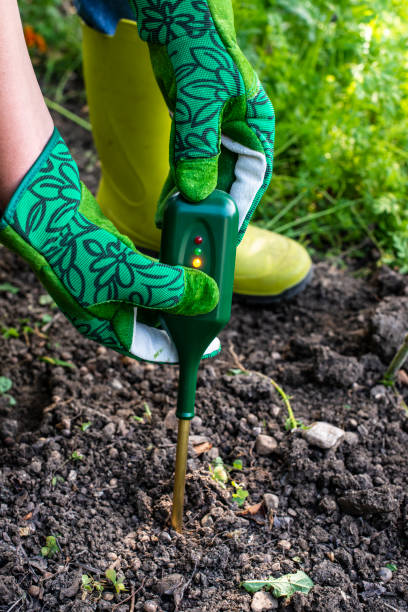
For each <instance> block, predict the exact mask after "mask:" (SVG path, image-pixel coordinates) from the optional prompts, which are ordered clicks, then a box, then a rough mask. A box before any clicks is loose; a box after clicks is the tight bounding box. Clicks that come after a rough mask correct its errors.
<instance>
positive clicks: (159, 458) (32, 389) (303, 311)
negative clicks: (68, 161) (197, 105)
mask: <svg viewBox="0 0 408 612" xmlns="http://www.w3.org/2000/svg"><path fill="white" fill-rule="evenodd" d="M61 129H62V131H63V133H64V134H65V133H67V132H69V131H71V128H68V129H67V127H66V126H65V132H64V125H63V124H62V125H61ZM71 132H72V131H71ZM71 138H72V139H74V138H75V135H74V133H71ZM86 138H88V137H86ZM79 142H80V141H79V140H78V137H76V140H75V143H76V145H75V147H76V150H75V151H74V153H75V154H76V158H77V159H78V161H79V162H80V166H81V170H82V176H83V177H84V178H85V180H87V179H89V180H88V184H89V183H90V187H91V188H94V187H95V184H96V178H95V177H96V174H95V156H94V154H93V153H91V154H84V153H83V152H82V153H81V151H80V148H81V144H83V145H84V147H85V148H86V150H90V151H92V149H91V148H90V142H89V140H86V142H84V143H80V144H78V143H79ZM0 253H1V257H0V285H1V284H3V283H11V284H12V285H13V286H15V287H16V288H18V292H17V293H12V292H4V291H2V292H0V313H1V315H0V319H1V327H2V328H7V329H10V328H14V329H15V330H16V333H14V334H13V332H12V333H11V335H10V336H9V337H7V338H5V337H4V333H3V336H0V363H1V372H0V373H1V375H2V376H5V377H7V378H9V379H11V381H12V382H13V386H12V388H11V389H10V390H9V394H10V395H12V396H13V397H14V399H15V401H16V404H15V405H14V406H10V403H9V399H8V398H6V397H4V396H3V397H0V436H1V438H2V440H1V445H2V446H1V448H0V611H2V612H3V611H6V610H9V609H11V608H13V610H30V611H37V610H38V611H40V610H42V611H44V612H55V611H57V610H58V611H61V612H67V611H70V610H73V611H84V612H88V611H91V610H116V611H117V612H125V611H129V610H132V609H134V610H146V611H149V610H151V611H154V610H157V612H159V611H160V610H162V611H174V610H180V611H182V610H184V611H189V612H206V611H211V612H215V611H224V612H241V611H246V610H250V609H251V600H252V596H251V595H250V594H248V593H246V592H245V591H244V590H243V589H242V588H241V587H240V582H241V581H242V580H247V579H254V578H265V577H267V576H271V575H273V576H279V575H282V574H287V573H293V572H295V571H297V570H298V569H302V570H303V571H304V572H306V573H307V574H308V575H309V576H310V577H311V578H312V579H313V581H314V583H315V587H314V588H313V589H312V590H311V591H310V593H309V594H308V595H303V594H299V593H298V594H296V595H294V596H293V598H292V600H291V602H290V604H289V607H287V608H285V609H288V610H296V611H298V610H305V611H307V610H311V611H316V610H319V612H321V611H326V610H327V611H332V610H333V611H337V610H350V611H351V610H352V611H353V612H354V611H357V610H370V611H371V610H378V611H381V612H383V611H387V610H397V611H403V610H407V609H408V595H407V592H408V591H407V588H408V564H407V557H406V544H407V537H408V532H407V519H408V515H407V490H408V477H407V470H406V460H407V447H408V415H407V412H406V411H405V409H404V405H403V398H405V400H406V401H408V386H407V384H408V376H407V375H406V374H405V373H404V372H403V373H402V374H401V375H400V377H399V382H398V385H397V389H398V394H397V393H396V392H395V391H394V390H392V389H391V388H386V387H384V386H382V385H379V384H378V381H379V380H380V379H381V376H382V374H383V372H384V369H385V367H386V365H387V364H388V363H389V361H390V359H391V358H392V356H393V354H394V353H395V350H396V348H397V345H398V343H399V342H400V341H401V338H402V336H403V334H404V332H406V330H407V328H408V282H407V280H406V278H404V277H401V276H400V275H398V274H397V273H395V272H393V271H391V270H389V269H386V268H383V269H378V270H376V269H375V266H374V265H373V266H372V267H371V268H370V266H367V267H364V268H361V267H360V268H358V267H356V266H354V267H350V268H349V269H344V268H343V267H342V266H340V265H337V264H340V263H341V262H340V261H338V262H336V261H334V260H333V261H330V262H321V263H318V264H317V265H316V268H315V275H314V279H313V281H312V282H311V284H310V286H309V287H308V288H307V289H306V291H305V292H304V293H302V294H301V295H300V296H298V297H297V298H296V299H294V300H292V301H291V302H288V303H283V304H280V305H275V306H266V307H253V306H245V305H242V304H240V303H238V302H235V303H234V305H233V313H232V319H231V322H230V324H229V326H228V327H227V329H226V330H225V331H224V332H223V333H222V335H221V339H222V343H223V346H224V350H223V352H222V353H221V355H220V356H219V357H218V358H217V359H214V360H212V361H208V362H205V363H204V364H203V365H202V367H201V369H200V374H199V381H198V392H197V415H198V416H197V417H196V418H195V419H194V421H193V423H192V435H193V436H194V437H193V439H192V441H193V442H194V445H193V446H192V448H191V451H190V453H189V462H188V468H189V469H188V477H187V485H186V504H185V531H184V533H183V534H182V535H180V534H176V533H175V532H174V531H173V530H172V529H171V528H170V527H169V510H170V507H171V493H172V484H173V467H174V459H175V443H176V431H175V429H174V425H175V422H174V417H173V416H172V412H171V411H172V410H173V409H174V407H175V402H176V387H177V384H176V383H177V368H174V367H168V366H167V367H165V366H155V365H149V364H143V363H138V362H136V361H133V360H131V359H128V358H123V357H121V356H120V355H117V354H115V353H113V352H111V351H109V350H106V349H104V348H103V347H98V346H97V345H96V344H94V343H92V342H90V341H87V340H85V339H84V338H82V337H81V336H80V335H79V334H78V333H77V332H76V331H75V330H74V329H73V328H72V327H71V326H70V325H69V324H68V323H67V322H66V321H65V319H64V317H63V316H62V315H61V314H59V313H58V312H57V311H56V310H54V309H52V307H51V305H50V304H46V303H45V302H46V298H41V296H43V295H44V294H45V292H44V290H43V289H42V288H41V286H40V285H39V283H38V282H37V281H36V279H35V277H34V276H33V274H32V273H31V271H30V269H29V267H28V266H27V265H25V263H24V262H22V260H20V259H19V258H18V257H16V256H14V255H13V254H11V253H10V252H8V251H7V250H6V249H5V248H1V249H0ZM16 334H17V335H18V337H14V336H15V335H16ZM6 335H7V334H6ZM231 349H232V350H231ZM237 357H238V361H239V362H240V363H242V365H243V366H244V367H245V368H247V369H248V370H251V371H254V372H259V373H262V374H265V375H267V376H271V377H272V378H273V379H274V380H276V382H278V383H279V384H280V385H281V386H282V387H283V388H284V390H285V391H286V393H287V394H288V395H289V396H291V397H292V400H291V403H292V406H293V409H294V412H295V415H296V417H297V419H299V420H300V421H302V422H303V423H305V424H310V423H312V422H314V421H326V422H329V423H331V424H333V425H336V426H338V427H339V428H341V429H343V430H344V431H345V432H346V434H345V436H344V438H343V439H342V440H341V441H340V443H338V444H337V446H336V447H334V448H332V449H331V450H323V449H320V448H318V447H316V446H313V445H311V444H310V443H309V442H308V441H307V440H306V439H305V438H304V437H303V432H302V431H301V430H297V431H294V432H288V431H286V430H285V427H284V425H285V421H286V418H287V415H286V411H285V408H284V406H283V403H282V400H281V398H280V396H279V395H278V394H277V392H276V391H275V390H274V389H273V387H272V385H271V384H270V383H269V382H268V381H267V380H266V379H265V378H262V377H260V376H257V375H256V374H252V375H247V374H245V373H242V372H240V371H239V370H240V369H242V368H240V366H239V364H237ZM44 358H46V360H45V361H44V360H43V359H44ZM56 360H57V361H56ZM61 362H62V363H61ZM71 364H72V366H73V367H72V366H71ZM146 405H147V406H148V409H147V408H146ZM149 412H151V415H150V414H149ZM134 417H136V419H135V418H134ZM259 434H262V435H267V436H270V437H272V438H273V439H274V440H275V441H276V444H275V445H274V450H272V452H271V453H270V454H268V455H262V454H259V452H258V451H259V446H257V445H256V439H257V437H258V436H259ZM205 443H207V448H209V447H210V446H211V445H212V448H211V449H209V450H207V451H206V452H201V453H198V452H197V451H201V450H202V449H203V448H205V446H201V445H203V444H205ZM194 446H195V447H196V449H194ZM217 454H218V455H219V456H220V457H222V459H223V461H224V463H225V464H227V465H232V463H233V462H234V460H236V459H240V460H242V463H243V469H242V470H241V471H234V472H232V473H231V474H232V475H233V477H234V479H235V480H236V481H238V482H239V483H240V484H241V485H242V487H243V488H245V489H246V490H248V492H249V497H248V498H247V500H246V502H245V504H246V505H245V506H244V509H245V507H249V506H253V505H255V504H257V503H258V502H263V503H262V506H261V507H260V509H259V511H258V512H257V513H255V514H253V515H252V514H249V513H247V514H243V513H242V509H240V508H238V507H237V505H236V503H235V502H234V500H233V498H232V495H231V494H232V492H233V488H232V487H231V486H230V485H229V484H228V485H227V488H226V489H224V488H222V487H221V486H220V484H219V483H218V482H216V481H215V480H213V479H212V478H211V475H210V472H209V467H208V466H209V464H210V463H211V460H212V459H214V457H215V456H217ZM265 494H273V495H275V496H277V497H276V498H271V497H269V498H267V499H269V503H270V502H271V499H272V500H273V504H274V505H275V508H274V509H273V508H272V509H270V510H269V511H268V509H267V508H266V506H265V502H264V501H263V500H264V495H265ZM50 535H53V536H55V537H56V538H57V542H58V546H59V547H60V550H59V551H58V552H57V554H55V555H54V556H52V557H51V558H49V557H44V556H42V555H41V553H40V551H41V548H42V547H43V546H44V545H45V541H46V537H47V536H50ZM387 564H388V565H389V566H390V567H391V568H392V571H391V572H389V573H387V572H386V571H384V569H382V570H381V568H386V566H387ZM108 567H113V568H114V569H115V570H116V571H117V572H118V573H120V572H121V573H122V574H123V580H124V584H125V586H126V588H127V589H128V591H127V592H126V593H122V594H121V595H120V597H119V596H116V595H113V594H112V591H111V590H110V589H109V588H108V587H105V589H104V591H103V593H102V597H101V598H100V600H99V601H96V596H95V591H94V593H91V594H89V593H88V594H87V593H86V592H85V593H84V591H83V589H82V588H81V577H82V575H85V574H86V575H88V576H90V577H91V578H92V579H94V580H96V581H99V580H100V579H103V578H104V574H105V570H106V569H107V568H108ZM386 569H388V568H386ZM177 574H178V575H179V576H178V577H177V576H175V575H177ZM389 574H392V575H391V577H390V576H389ZM85 595H86V597H85ZM121 601H123V603H120V602H121ZM149 602H150V603H149ZM273 603H274V602H272V603H271V604H270V605H271V606H273ZM149 606H150V607H149ZM277 606H279V607H280V608H282V609H283V606H284V602H283V600H279V603H277ZM270 609H272V608H270Z"/></svg>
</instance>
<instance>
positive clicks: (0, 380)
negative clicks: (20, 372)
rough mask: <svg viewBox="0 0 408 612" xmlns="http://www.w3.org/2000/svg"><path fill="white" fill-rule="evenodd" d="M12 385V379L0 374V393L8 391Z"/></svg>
mask: <svg viewBox="0 0 408 612" xmlns="http://www.w3.org/2000/svg"><path fill="white" fill-rule="evenodd" d="M12 386H13V383H12V381H11V380H10V378H7V376H0V395H4V393H7V391H10V389H11V387H12Z"/></svg>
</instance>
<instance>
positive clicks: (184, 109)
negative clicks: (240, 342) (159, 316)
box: [129, 0, 275, 242]
mask: <svg viewBox="0 0 408 612" xmlns="http://www.w3.org/2000/svg"><path fill="white" fill-rule="evenodd" d="M129 2H130V5H131V7H132V8H133V9H134V11H135V17H136V20H137V24H138V29H139V34H140V36H141V38H142V39H143V40H145V41H147V42H148V43H149V48H150V54H151V59H152V65H153V69H154V72H155V75H156V79H157V81H158V83H159V86H160V88H161V90H162V93H163V95H164V98H165V100H166V103H167V105H168V107H169V109H170V111H172V113H173V125H172V134H171V142H170V165H171V173H170V176H169V179H168V180H167V182H166V184H165V187H164V190H163V194H162V198H161V202H163V201H164V200H165V198H166V196H167V195H168V193H169V192H170V191H171V190H172V189H173V188H174V187H176V188H177V189H178V190H179V191H181V193H182V195H183V196H184V197H186V198H187V199H188V200H191V201H200V200H202V199H204V198H205V197H207V196H208V195H209V194H210V193H211V192H212V191H213V190H214V189H215V188H216V187H217V185H218V186H219V187H221V188H225V184H227V190H228V191H229V193H230V194H231V195H232V197H233V198H234V200H235V202H236V203H237V206H238V210H239V226H240V230H239V236H238V242H239V241H240V240H241V239H242V237H243V235H244V233H245V230H246V228H247V226H248V223H249V220H250V218H251V216H252V214H253V212H254V210H255V208H256V206H257V205H258V204H259V202H260V200H261V197H262V195H263V194H264V192H265V190H266V188H267V186H268V184H269V181H270V179H271V175H272V162H273V142H274V130H275V119H274V111H273V107H272V104H271V102H270V101H269V99H268V97H267V96H266V94H265V92H264V90H263V88H262V86H261V84H260V83H259V80H258V77H257V75H256V73H255V72H254V70H253V69H252V68H251V66H250V65H249V63H248V61H247V60H246V58H245V57H244V55H243V54H242V52H241V50H240V49H239V47H238V44H237V41H236V34H235V29H234V18H233V11H232V6H231V3H230V0H129ZM221 142H222V145H223V147H224V148H225V152H226V158H227V159H226V160H224V161H223V160H221V161H220V160H219V155H220V150H221ZM231 160H232V162H231ZM220 168H222V170H223V172H224V171H226V172H227V174H228V178H227V179H226V178H225V176H223V177H222V178H220V176H219V174H220V171H219V170H220ZM161 216H162V206H159V211H158V216H157V221H158V224H160V220H161Z"/></svg>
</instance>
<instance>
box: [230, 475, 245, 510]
mask: <svg viewBox="0 0 408 612" xmlns="http://www.w3.org/2000/svg"><path fill="white" fill-rule="evenodd" d="M231 484H232V486H233V487H234V488H235V492H234V493H233V494H232V498H233V499H234V500H235V501H236V502H237V504H238V506H239V507H241V506H243V505H244V503H245V500H246V498H247V497H248V495H249V493H248V491H247V490H246V489H244V488H243V487H241V485H240V484H238V483H237V482H235V480H231Z"/></svg>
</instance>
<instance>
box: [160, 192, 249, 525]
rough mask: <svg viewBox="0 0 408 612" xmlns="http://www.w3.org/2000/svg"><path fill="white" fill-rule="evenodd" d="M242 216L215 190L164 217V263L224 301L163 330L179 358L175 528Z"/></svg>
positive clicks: (224, 317)
mask: <svg viewBox="0 0 408 612" xmlns="http://www.w3.org/2000/svg"><path fill="white" fill-rule="evenodd" d="M237 234H238V210H237V207H236V205H235V202H234V201H233V199H232V198H231V196H229V195H228V194H227V193H225V192H223V191H219V190H215V191H214V192H213V193H212V194H211V195H210V196H209V197H208V198H206V199H205V200H203V201H202V202H198V203H194V204H193V203H189V202H186V201H185V200H183V199H182V198H181V197H180V195H174V196H172V197H170V198H169V199H168V201H167V203H166V208H165V211H164V216H163V231H162V239H161V249H160V261H162V262H163V263H167V264H171V265H178V264H181V265H183V266H188V267H191V268H196V269H199V270H202V271H203V272H205V273H206V274H208V275H209V276H211V277H212V278H213V279H214V280H215V281H216V282H217V285H218V288H219V291H220V300H219V302H218V304H217V306H216V307H215V308H214V310H212V311H211V312H209V313H208V314H205V315H198V316H195V317H187V316H183V315H171V314H169V313H163V315H162V321H163V325H164V326H165V328H166V329H167V331H168V332H169V334H170V336H171V337H172V339H173V342H174V344H175V345H176V348H177V351H178V355H179V367H180V371H179V384H178V397H177V411H176V415H177V417H178V419H180V420H179V427H178V438H177V454H176V470H175V482H174V496H173V510H172V516H171V522H172V525H173V527H174V528H175V529H176V530H177V531H181V530H182V527H183V505H184V485H185V476H186V462H187V451H188V436H189V431H190V420H191V419H192V418H193V416H194V404H195V394H196V386H197V372H198V367H199V365H200V361H201V358H202V356H203V354H204V352H205V350H206V348H207V347H208V346H209V345H210V343H211V342H212V341H213V340H214V338H215V337H216V336H217V334H218V333H219V332H220V331H221V329H222V328H223V327H225V325H226V324H227V323H228V321H229V319H230V316H231V301H232V291H233V282H234V268H235V252H236V243H237Z"/></svg>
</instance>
